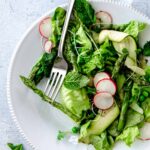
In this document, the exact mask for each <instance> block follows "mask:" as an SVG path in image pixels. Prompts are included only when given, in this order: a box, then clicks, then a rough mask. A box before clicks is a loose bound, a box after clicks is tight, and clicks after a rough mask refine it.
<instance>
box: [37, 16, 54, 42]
mask: <svg viewBox="0 0 150 150" xmlns="http://www.w3.org/2000/svg"><path fill="white" fill-rule="evenodd" d="M39 32H40V34H41V36H43V37H44V38H46V39H48V38H49V36H50V35H51V33H52V25H51V18H50V17H47V18H44V19H43V20H42V21H41V22H40V24H39Z"/></svg>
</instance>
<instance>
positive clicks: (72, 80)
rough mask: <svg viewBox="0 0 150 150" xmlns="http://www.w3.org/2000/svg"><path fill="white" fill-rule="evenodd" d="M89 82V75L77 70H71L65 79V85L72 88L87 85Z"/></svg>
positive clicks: (75, 88)
mask: <svg viewBox="0 0 150 150" xmlns="http://www.w3.org/2000/svg"><path fill="white" fill-rule="evenodd" d="M88 83H89V78H88V77H86V76H85V75H82V74H79V73H78V72H75V71H72V72H69V73H68V74H67V76H66V77H65V80H64V85H65V87H66V88H68V89H71V90H77V89H80V88H82V87H85V86H86V85H87V84H88Z"/></svg>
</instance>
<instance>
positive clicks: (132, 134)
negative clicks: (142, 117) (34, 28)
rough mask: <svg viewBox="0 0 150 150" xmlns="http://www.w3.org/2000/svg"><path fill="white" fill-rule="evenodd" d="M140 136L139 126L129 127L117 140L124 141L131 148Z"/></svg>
mask: <svg viewBox="0 0 150 150" xmlns="http://www.w3.org/2000/svg"><path fill="white" fill-rule="evenodd" d="M139 135H140V131H139V129H138V127H137V126H133V127H129V128H127V129H125V130H123V132H122V133H121V134H120V135H119V136H117V138H116V140H117V141H118V140H123V141H124V142H125V143H126V144H127V145H129V146H131V144H132V143H133V142H134V140H135V138H136V137H137V136H139Z"/></svg>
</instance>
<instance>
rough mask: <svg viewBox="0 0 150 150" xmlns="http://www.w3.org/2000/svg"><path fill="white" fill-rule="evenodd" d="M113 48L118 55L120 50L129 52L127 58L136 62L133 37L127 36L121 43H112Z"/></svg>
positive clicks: (135, 47) (135, 48) (135, 46)
mask: <svg viewBox="0 0 150 150" xmlns="http://www.w3.org/2000/svg"><path fill="white" fill-rule="evenodd" d="M113 46H114V48H115V49H116V51H117V52H118V53H120V54H121V53H122V50H123V49H124V48H126V49H127V50H128V52H129V57H130V58H131V59H133V60H134V61H135V62H136V50H137V45H136V42H135V40H134V38H133V37H131V36H127V37H125V38H124V39H123V40H122V41H121V42H113Z"/></svg>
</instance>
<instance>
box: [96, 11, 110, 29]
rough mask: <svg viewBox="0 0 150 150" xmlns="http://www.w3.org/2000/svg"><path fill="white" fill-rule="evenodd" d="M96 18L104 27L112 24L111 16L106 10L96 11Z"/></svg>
mask: <svg viewBox="0 0 150 150" xmlns="http://www.w3.org/2000/svg"><path fill="white" fill-rule="evenodd" d="M96 18H97V19H98V20H100V22H101V23H102V25H103V27H104V28H108V27H110V25H111V24H112V17H111V15H110V14H109V13H108V12H106V11H99V12H97V13H96Z"/></svg>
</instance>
